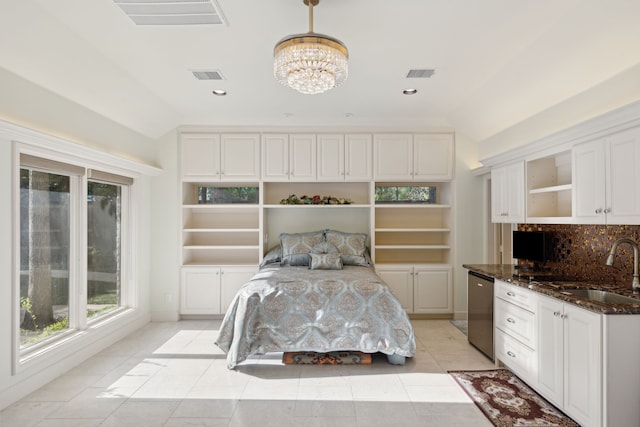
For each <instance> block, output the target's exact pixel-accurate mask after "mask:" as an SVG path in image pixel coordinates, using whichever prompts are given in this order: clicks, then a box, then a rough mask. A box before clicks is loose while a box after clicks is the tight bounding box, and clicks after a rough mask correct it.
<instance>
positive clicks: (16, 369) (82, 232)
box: [11, 133, 159, 375]
mask: <svg viewBox="0 0 640 427" xmlns="http://www.w3.org/2000/svg"><path fill="white" fill-rule="evenodd" d="M30 136H32V137H34V138H33V140H32V141H29V142H24V141H16V140H15V139H14V140H13V162H12V163H13V174H12V175H13V181H12V183H11V186H12V195H13V197H12V199H13V218H12V224H13V236H12V239H13V242H12V245H13V251H12V260H11V261H12V266H13V273H12V302H11V304H12V310H13V313H12V319H13V325H12V359H13V374H14V375H16V374H18V373H21V372H23V371H26V370H28V369H30V368H32V367H35V366H37V365H41V364H42V363H46V362H45V361H46V360H55V359H59V358H60V357H61V355H62V354H64V353H65V352H68V351H70V349H71V348H73V347H72V346H73V344H72V343H74V342H77V341H78V340H81V339H83V337H86V336H87V334H98V333H97V332H96V331H98V330H106V329H109V328H110V327H111V328H114V327H116V323H118V322H120V319H121V318H123V317H130V316H132V315H133V314H134V312H135V311H136V310H137V309H138V307H139V293H140V289H139V282H140V281H139V280H138V268H137V259H138V250H139V243H137V239H136V235H137V234H138V233H139V231H138V224H139V219H138V217H139V212H140V209H139V207H138V206H137V204H138V203H139V200H140V197H139V194H138V193H139V187H140V178H141V176H142V173H143V172H147V174H149V173H148V172H151V173H150V174H153V175H156V174H157V173H158V171H159V170H158V169H157V168H155V167H152V166H148V165H144V164H140V163H137V162H133V161H130V160H127V159H122V158H120V157H117V156H113V155H110V154H108V153H102V152H99V151H97V150H94V149H91V148H88V147H82V146H79V145H78V144H75V143H71V142H68V141H65V140H60V139H57V138H46V137H45V138H42V136H41V135H38V136H39V137H35V133H34V134H32V135H30ZM70 153H73V154H70ZM21 155H29V156H35V157H38V158H42V159H47V160H50V161H52V162H60V163H62V164H67V165H71V166H74V167H80V168H83V170H84V173H83V174H82V175H75V174H73V173H68V172H64V174H65V175H68V176H70V177H71V182H70V189H71V192H73V193H75V195H71V201H70V203H71V206H70V222H71V227H70V246H71V247H70V260H72V261H71V263H70V264H71V265H70V269H69V274H70V276H71V277H70V280H69V328H68V330H66V331H63V332H61V333H59V334H56V335H54V336H52V337H50V338H45V339H43V340H42V341H41V342H39V343H36V344H34V345H31V346H29V347H27V348H24V349H21V348H20V338H21V337H20V244H21V243H20V221H21V218H20V169H21V168H22V167H23V165H22V163H21V158H20V156H21ZM34 169H39V170H40V168H34ZM93 169H95V170H96V171H100V172H103V173H104V174H107V176H108V175H109V174H110V175H113V176H115V177H117V176H120V177H125V178H127V179H128V180H129V181H130V182H131V183H130V184H127V185H122V183H119V184H120V185H121V188H122V199H123V200H122V204H123V207H122V214H121V227H122V229H121V233H122V239H123V241H122V254H121V257H122V270H121V275H122V277H121V287H122V293H121V304H120V307H118V308H116V309H114V310H112V311H110V312H109V313H105V314H104V315H102V316H97V317H96V318H93V319H91V320H90V321H88V320H87V313H86V307H87V190H88V180H89V179H93V180H95V178H90V176H91V170H93ZM44 170H46V171H48V172H52V173H61V172H62V171H60V170H56V169H55V168H52V169H44ZM72 313H74V315H72ZM120 323H121V322H120ZM98 335H101V334H98ZM102 335H103V334H102ZM62 357H64V356H62Z"/></svg>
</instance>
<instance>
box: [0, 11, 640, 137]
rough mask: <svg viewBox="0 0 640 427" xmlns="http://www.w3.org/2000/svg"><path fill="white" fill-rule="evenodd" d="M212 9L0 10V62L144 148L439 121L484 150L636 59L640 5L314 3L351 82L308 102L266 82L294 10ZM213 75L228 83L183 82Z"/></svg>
mask: <svg viewBox="0 0 640 427" xmlns="http://www.w3.org/2000/svg"><path fill="white" fill-rule="evenodd" d="M140 1H144V0H140ZM218 4H219V5H220V7H221V9H222V12H223V13H224V15H225V16H226V19H227V21H228V25H218V26H191V27H186V26H185V27H175V26H174V27H144V26H135V25H134V24H133V23H132V21H131V20H130V19H129V18H128V17H126V16H125V15H124V14H123V13H122V11H121V10H120V9H119V8H118V7H117V6H116V5H115V4H114V3H113V1H112V0H0V67H3V68H5V69H7V70H9V71H11V72H13V73H15V74H17V75H19V76H22V77H23V78H25V79H27V80H30V81H32V82H34V83H36V84H38V85H41V86H44V87H46V88H48V89H49V90H51V91H53V92H55V93H57V94H59V95H62V96H64V97H66V98H68V99H70V100H72V101H74V102H77V103H78V104H81V105H83V106H85V107H87V108H89V109H91V110H93V111H96V112H97V113H99V114H101V115H103V116H106V117H108V118H110V119H112V120H114V121H116V122H118V123H121V124H123V125H124V126H127V127H129V128H131V129H133V130H135V131H138V132H140V133H142V134H144V135H147V136H149V137H158V136H161V135H163V134H164V133H166V132H167V131H169V130H171V129H173V128H175V127H176V126H179V125H183V124H203V125H217V126H227V125H230V126H231V125H260V126H266V125H277V126H280V125H284V126H288V125H317V126H361V125H362V126H393V127H407V128H420V127H422V128H424V127H425V126H432V125H433V126H439V125H442V126H452V127H454V128H456V129H457V130H459V131H463V132H465V133H466V134H468V135H469V136H471V137H473V138H474V139H476V140H483V139H486V138H488V137H490V136H492V135H494V134H496V133H498V132H500V131H502V130H504V129H506V128H508V127H510V126H513V125H514V124H517V123H518V122H521V121H522V120H524V119H526V118H528V117H530V116H532V115H534V114H536V113H539V112H541V111H543V110H545V109H548V108H550V107H552V106H553V105H556V104H558V103H559V102H562V101H563V100H566V99H569V98H571V97H573V96H575V95H578V94H580V93H582V92H584V91H587V90H589V89H590V88H592V87H594V86H596V85H598V84H600V83H602V82H604V81H606V80H608V79H610V78H613V77H614V76H616V75H617V74H619V73H622V72H623V71H625V70H628V69H629V68H631V67H633V66H635V65H637V64H640V1H638V0H585V1H580V0H536V1H524V0H481V1H479V0H396V1H389V0H384V1H383V0H321V1H320V4H319V5H318V6H317V7H316V8H315V12H314V14H315V23H314V29H315V31H316V32H319V33H324V34H328V35H331V36H333V37H336V38H338V39H340V40H342V41H343V42H344V43H345V44H346V45H347V47H348V48H349V52H350V62H349V78H348V80H347V82H346V83H345V84H344V85H343V86H341V87H340V88H337V89H334V90H332V91H329V92H326V93H324V94H319V95H301V94H298V93H297V92H295V91H293V90H291V89H288V88H286V87H283V86H281V85H280V84H279V83H277V82H276V81H275V80H274V78H273V68H272V67H273V65H272V53H273V47H274V45H275V43H276V42H277V41H278V40H280V39H281V38H282V37H284V36H285V35H288V34H293V33H301V32H306V31H307V23H308V22H307V18H308V16H307V13H308V10H307V8H306V6H304V4H303V2H302V0H253V1H247V0H218ZM412 68H434V69H435V70H436V73H435V75H434V76H433V77H432V78H430V79H423V80H416V79H407V78H405V75H406V73H407V72H408V71H409V69H412ZM208 69H216V70H220V72H221V73H222V74H223V75H224V77H225V80H223V81H218V82H210V81H199V80H196V79H195V78H194V77H193V75H192V74H191V70H208ZM638 69H640V68H638ZM639 80H640V76H639ZM407 87H415V88H417V89H418V93H417V94H416V95H412V96H406V95H403V94H402V89H404V88H407ZM216 88H220V89H225V90H227V91H228V95H227V96H226V97H216V96H213V95H212V94H211V90H213V89H216Z"/></svg>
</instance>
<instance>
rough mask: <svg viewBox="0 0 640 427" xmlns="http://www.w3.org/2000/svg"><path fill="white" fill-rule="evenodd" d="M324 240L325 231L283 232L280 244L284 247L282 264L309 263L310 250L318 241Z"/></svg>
mask: <svg viewBox="0 0 640 427" xmlns="http://www.w3.org/2000/svg"><path fill="white" fill-rule="evenodd" d="M323 241H324V232H323V231H322V230H321V231H312V232H309V233H292V234H290V233H282V234H280V246H281V247H282V258H281V261H280V265H282V266H298V265H309V252H311V249H313V247H314V246H315V245H317V244H318V243H321V242H323Z"/></svg>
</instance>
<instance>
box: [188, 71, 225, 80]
mask: <svg viewBox="0 0 640 427" xmlns="http://www.w3.org/2000/svg"><path fill="white" fill-rule="evenodd" d="M191 72H192V73H193V76H194V77H195V78H196V79H198V80H224V77H223V76H222V74H221V73H220V71H218V70H209V71H191Z"/></svg>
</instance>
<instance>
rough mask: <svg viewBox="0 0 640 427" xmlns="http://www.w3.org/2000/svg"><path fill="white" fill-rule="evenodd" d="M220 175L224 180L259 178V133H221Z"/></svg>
mask: <svg viewBox="0 0 640 427" xmlns="http://www.w3.org/2000/svg"><path fill="white" fill-rule="evenodd" d="M220 145H221V150H220V155H221V162H220V176H221V179H222V180H225V181H258V180H259V179H260V135H259V134H223V135H222V138H221V143H220Z"/></svg>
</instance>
